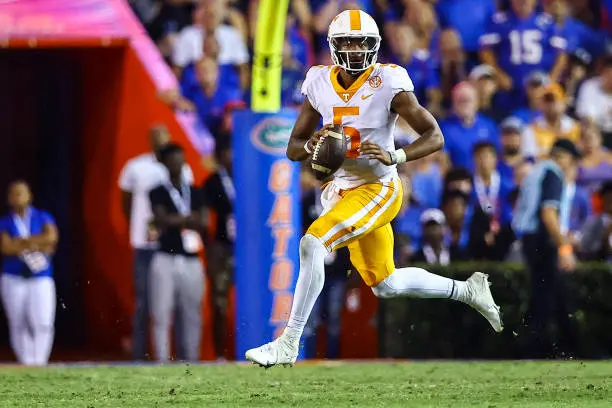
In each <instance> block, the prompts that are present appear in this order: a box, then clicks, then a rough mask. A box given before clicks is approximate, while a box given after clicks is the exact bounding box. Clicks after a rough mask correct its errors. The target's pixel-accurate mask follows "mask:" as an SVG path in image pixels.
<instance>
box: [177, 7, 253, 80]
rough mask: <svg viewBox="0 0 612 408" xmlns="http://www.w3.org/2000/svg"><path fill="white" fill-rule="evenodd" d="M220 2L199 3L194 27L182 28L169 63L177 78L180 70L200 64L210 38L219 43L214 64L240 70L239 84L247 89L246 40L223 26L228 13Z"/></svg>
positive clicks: (247, 57)
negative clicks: (196, 62) (195, 63)
mask: <svg viewBox="0 0 612 408" xmlns="http://www.w3.org/2000/svg"><path fill="white" fill-rule="evenodd" d="M226 7H227V6H226V4H225V3H224V1H222V0H202V1H201V2H200V3H199V4H198V6H197V7H196V9H195V11H194V13H193V25H190V26H188V27H185V28H184V29H183V30H182V31H181V32H180V34H179V36H178V38H177V39H176V42H175V44H174V51H173V54H172V62H173V65H174V69H175V72H176V73H177V77H179V78H180V77H181V74H182V71H183V69H184V68H185V67H186V66H187V65H189V64H191V63H193V62H195V61H199V60H200V59H201V58H202V56H203V53H204V39H205V38H206V37H207V36H213V37H214V38H215V39H216V40H217V43H218V44H219V55H218V58H217V61H218V63H219V65H220V66H222V67H226V66H227V67H230V68H234V69H237V70H238V71H239V77H240V84H241V88H242V89H246V88H247V86H248V84H249V65H248V63H249V52H248V49H247V46H246V43H245V40H244V38H243V36H242V34H241V33H240V31H238V30H237V29H236V28H234V27H232V26H230V25H227V24H223V18H224V17H225V15H226V13H227V9H226Z"/></svg>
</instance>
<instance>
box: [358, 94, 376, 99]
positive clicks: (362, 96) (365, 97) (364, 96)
mask: <svg viewBox="0 0 612 408" xmlns="http://www.w3.org/2000/svg"><path fill="white" fill-rule="evenodd" d="M372 95H374V94H369V95H361V99H362V100H365V99H368V98H369V97H370V96H372Z"/></svg>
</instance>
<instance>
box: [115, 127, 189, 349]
mask: <svg viewBox="0 0 612 408" xmlns="http://www.w3.org/2000/svg"><path fill="white" fill-rule="evenodd" d="M169 141H170V134H169V133H168V129H167V128H166V127H165V126H155V127H153V128H151V130H150V131H149V143H150V146H151V152H149V153H144V154H141V155H139V156H136V157H134V158H132V159H130V160H129V161H128V162H127V163H126V164H125V165H124V166H123V169H122V170H121V174H120V175H119V188H120V189H121V208H122V209H123V214H124V215H125V218H126V219H127V221H128V223H129V226H130V244H131V246H132V248H133V250H134V271H133V273H134V300H135V307H134V316H133V322H132V357H133V358H134V359H135V360H146V359H147V348H148V344H149V276H150V268H151V260H152V259H153V255H154V254H155V249H156V248H157V245H158V243H157V240H158V236H157V231H156V230H155V229H154V228H152V225H151V221H152V217H153V214H152V212H151V204H150V202H149V191H151V190H152V189H153V188H155V187H157V186H159V185H160V184H162V183H164V182H165V181H166V180H168V170H167V169H166V168H165V167H164V165H163V164H162V163H161V162H160V151H161V149H162V148H163V147H165V146H166V145H167V144H168V143H169ZM182 176H183V178H184V179H185V181H186V182H187V183H190V184H191V183H193V172H192V171H191V168H190V167H189V165H187V164H186V165H185V167H184V168H183V175H182Z"/></svg>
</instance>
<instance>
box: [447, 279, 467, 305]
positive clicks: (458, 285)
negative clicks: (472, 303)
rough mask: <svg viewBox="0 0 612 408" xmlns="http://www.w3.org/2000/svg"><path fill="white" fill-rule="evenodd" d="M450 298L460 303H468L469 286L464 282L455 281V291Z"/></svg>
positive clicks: (453, 290)
mask: <svg viewBox="0 0 612 408" xmlns="http://www.w3.org/2000/svg"><path fill="white" fill-rule="evenodd" d="M450 298H451V299H453V300H457V301H459V302H464V303H466V302H467V301H468V300H469V299H468V298H469V296H468V291H467V285H466V283H465V282H463V281H458V280H456V281H453V289H452V291H451V295H450Z"/></svg>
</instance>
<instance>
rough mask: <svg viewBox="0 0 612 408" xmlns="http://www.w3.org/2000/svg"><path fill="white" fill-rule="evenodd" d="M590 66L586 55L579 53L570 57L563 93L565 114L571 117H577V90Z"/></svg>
mask: <svg viewBox="0 0 612 408" xmlns="http://www.w3.org/2000/svg"><path fill="white" fill-rule="evenodd" d="M590 64H591V60H590V58H589V57H587V56H586V55H583V54H579V53H575V54H573V55H570V59H569V68H568V70H567V75H566V76H565V78H564V81H563V83H564V86H565V93H566V94H567V104H568V110H567V113H568V114H569V115H570V116H572V117H576V116H578V115H577V114H576V99H577V98H576V96H577V92H578V90H579V88H580V87H581V86H582V84H583V82H584V80H585V79H586V78H587V75H588V74H589V65H590Z"/></svg>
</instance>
